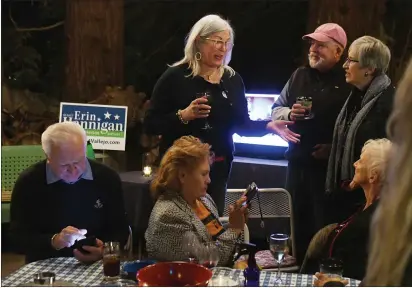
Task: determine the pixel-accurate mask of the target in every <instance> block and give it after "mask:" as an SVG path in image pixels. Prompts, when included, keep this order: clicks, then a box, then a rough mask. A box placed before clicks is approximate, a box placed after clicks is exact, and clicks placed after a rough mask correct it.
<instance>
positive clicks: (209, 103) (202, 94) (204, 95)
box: [196, 92, 212, 130]
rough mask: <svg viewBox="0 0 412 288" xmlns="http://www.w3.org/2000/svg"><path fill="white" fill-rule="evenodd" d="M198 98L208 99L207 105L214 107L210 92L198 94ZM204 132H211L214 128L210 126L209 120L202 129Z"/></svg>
mask: <svg viewBox="0 0 412 288" xmlns="http://www.w3.org/2000/svg"><path fill="white" fill-rule="evenodd" d="M196 98H206V99H207V105H209V106H212V95H211V94H210V92H200V93H196ZM202 129H203V130H210V129H212V126H210V125H209V122H208V121H207V119H206V120H205V124H204V126H203V127H202Z"/></svg>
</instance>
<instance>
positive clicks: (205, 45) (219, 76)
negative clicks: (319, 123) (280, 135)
mask: <svg viewBox="0 0 412 288" xmlns="http://www.w3.org/2000/svg"><path fill="white" fill-rule="evenodd" d="M233 42H234V32H233V29H232V27H231V26H230V24H229V23H228V22H227V21H226V20H224V19H222V18H221V17H219V16H217V15H207V16H205V17H203V18H202V19H200V20H199V21H197V22H196V24H195V25H194V26H193V27H192V29H191V31H190V33H189V35H188V37H187V41H186V46H185V49H184V57H183V59H181V60H180V61H178V62H176V63H174V64H173V65H171V66H170V67H169V68H168V69H167V70H166V71H165V72H164V73H163V75H162V76H161V77H160V78H159V80H158V81H157V83H156V85H155V87H154V90H153V93H152V97H151V101H150V107H149V109H148V111H147V114H146V117H145V120H144V123H145V128H146V132H147V133H149V134H155V135H162V138H161V142H160V151H159V152H160V153H159V154H160V157H162V156H163V154H164V153H165V152H166V150H167V149H168V148H169V147H171V146H172V144H173V142H174V141H175V140H176V139H178V138H180V137H182V136H185V135H193V136H195V137H198V138H200V139H201V140H202V141H203V142H206V143H208V144H210V145H211V146H212V150H213V153H214V155H215V158H214V164H213V166H212V169H211V175H210V178H211V180H212V182H211V184H210V185H209V188H208V193H209V194H210V195H211V196H212V198H213V200H214V201H215V203H216V205H217V207H218V211H219V214H220V215H222V214H223V209H224V204H225V193H226V184H227V179H228V177H229V174H230V170H231V164H232V160H233V150H234V147H233V139H232V135H233V133H235V132H236V133H239V134H242V135H255V136H263V135H264V134H266V133H267V131H265V130H267V129H268V130H271V131H279V130H280V129H282V130H283V131H284V130H285V129H287V128H286V124H291V122H289V121H276V122H269V121H251V120H250V119H249V114H248V109H247V101H246V98H245V86H244V84H243V80H242V77H240V75H239V74H238V73H236V72H235V71H234V70H233V69H232V68H231V67H229V66H228V64H229V62H230V59H231V55H232V48H233ZM206 95H210V97H206ZM212 107H213V108H212ZM287 131H288V130H287ZM290 137H297V136H296V135H293V134H290Z"/></svg>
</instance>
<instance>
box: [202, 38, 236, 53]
mask: <svg viewBox="0 0 412 288" xmlns="http://www.w3.org/2000/svg"><path fill="white" fill-rule="evenodd" d="M202 38H203V39H205V40H209V41H212V42H213V45H214V46H215V48H216V49H222V48H223V47H225V48H226V49H227V50H230V49H232V48H233V45H234V44H233V43H232V42H230V41H226V42H224V41H222V40H218V39H213V38H208V37H202Z"/></svg>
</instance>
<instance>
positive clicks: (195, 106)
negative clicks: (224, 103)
mask: <svg viewBox="0 0 412 288" xmlns="http://www.w3.org/2000/svg"><path fill="white" fill-rule="evenodd" d="M207 102H208V100H207V99H206V98H197V99H195V100H193V101H192V102H191V103H190V105H189V106H188V107H186V108H185V109H183V110H182V111H181V116H182V118H183V120H184V121H192V120H194V119H197V118H207V117H208V116H209V113H210V109H211V108H212V107H211V106H209V105H206V104H205V103H207Z"/></svg>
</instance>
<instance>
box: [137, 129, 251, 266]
mask: <svg viewBox="0 0 412 288" xmlns="http://www.w3.org/2000/svg"><path fill="white" fill-rule="evenodd" d="M210 162H211V152H210V145H209V144H206V143H202V142H201V141H200V140H199V139H197V138H195V137H192V136H183V137H181V138H180V139H178V140H176V141H175V142H174V144H173V146H172V147H170V148H169V149H168V150H167V152H166V153H165V155H164V156H163V158H162V161H161V163H160V167H159V170H158V173H157V174H156V176H155V178H154V179H153V181H152V184H151V192H152V193H153V196H154V197H155V199H156V204H155V206H154V208H153V210H152V213H151V216H150V220H149V226H148V229H147V230H146V235H145V237H146V249H147V252H148V255H149V257H150V258H153V259H156V260H160V261H187V260H188V253H187V250H186V248H187V247H183V246H184V244H183V243H184V235H186V234H188V233H190V234H191V235H194V237H195V238H196V240H197V242H198V243H200V244H207V243H211V242H213V241H218V243H219V245H217V248H218V251H219V259H220V260H219V263H218V265H219V266H224V265H227V264H228V263H229V262H230V260H231V256H232V255H233V252H234V249H235V244H236V240H237V239H238V238H239V236H240V234H241V231H242V229H243V227H244V224H245V213H246V212H247V208H246V206H244V205H242V204H243V202H245V200H246V198H243V197H242V198H240V199H239V200H238V201H237V202H236V203H235V204H234V205H231V206H229V224H228V226H227V227H224V226H223V225H222V223H221V222H220V221H219V216H218V212H217V207H216V204H215V203H214V201H213V200H212V198H211V197H210V195H209V194H207V193H206V191H207V187H208V185H209V183H210V178H209V172H210Z"/></svg>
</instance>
